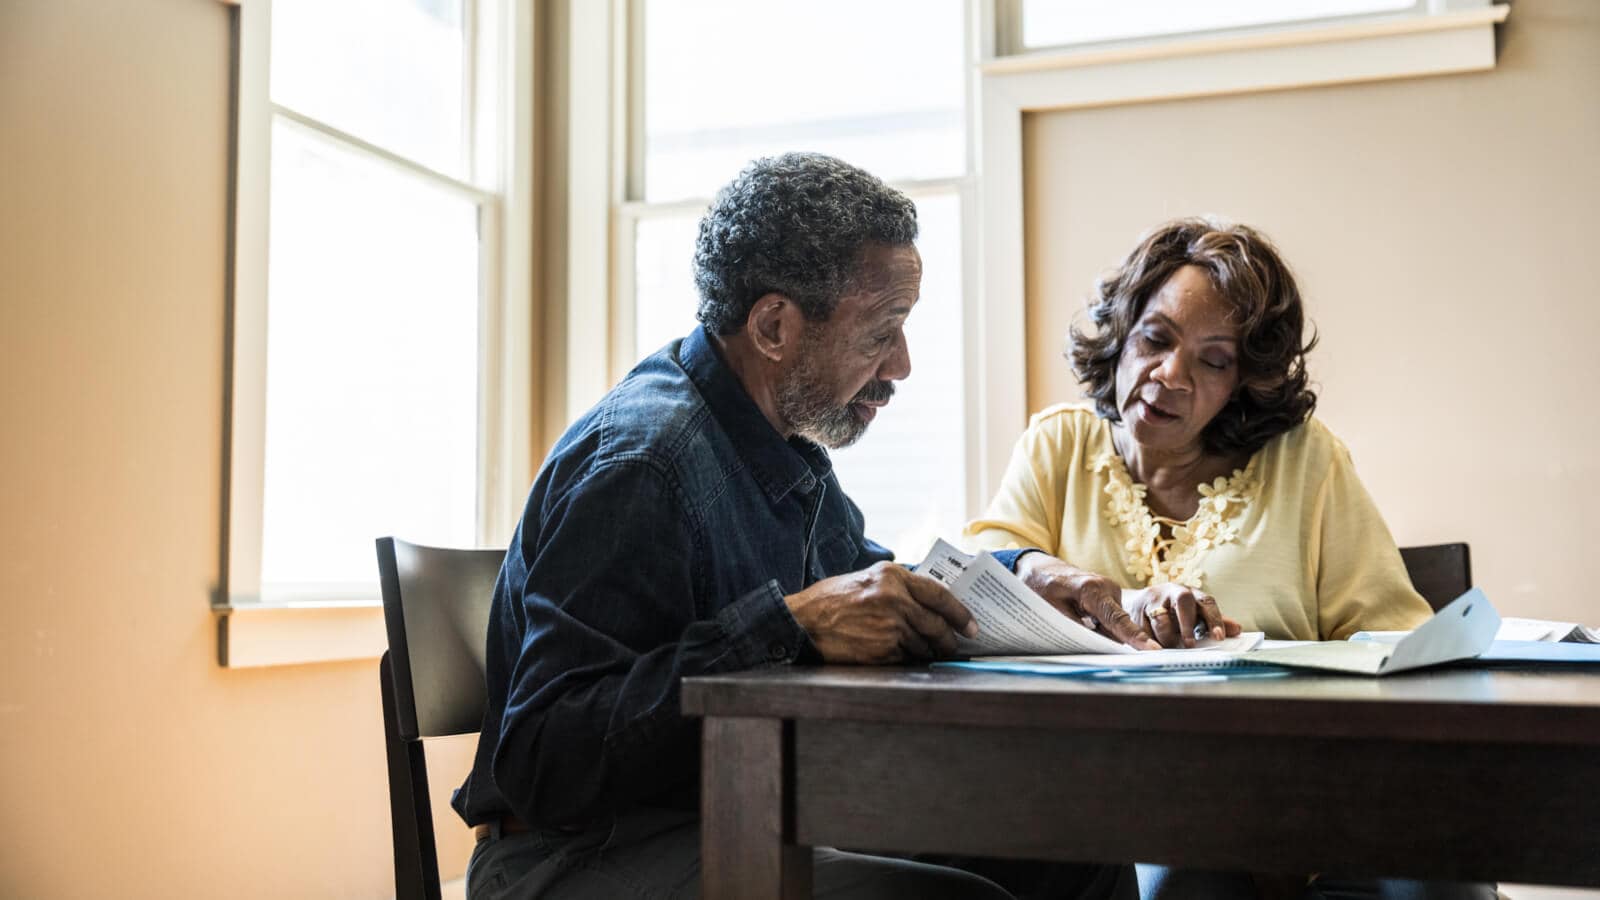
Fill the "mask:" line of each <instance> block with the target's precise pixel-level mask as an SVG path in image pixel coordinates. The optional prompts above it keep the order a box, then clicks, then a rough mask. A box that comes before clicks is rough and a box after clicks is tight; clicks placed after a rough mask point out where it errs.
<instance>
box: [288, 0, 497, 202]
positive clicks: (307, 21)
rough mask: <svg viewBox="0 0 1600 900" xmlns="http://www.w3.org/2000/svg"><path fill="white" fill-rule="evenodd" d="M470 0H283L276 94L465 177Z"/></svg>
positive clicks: (300, 109)
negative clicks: (465, 10) (466, 9)
mask: <svg viewBox="0 0 1600 900" xmlns="http://www.w3.org/2000/svg"><path fill="white" fill-rule="evenodd" d="M462 2H463V0H339V2H337V3H326V2H322V0H273V3H272V101H273V102H274V103H278V104H281V105H283V106H286V107H288V108H290V109H293V110H294V111H295V112H298V113H301V114H303V115H307V116H310V117H312V118H314V119H318V120H320V121H323V122H326V123H328V124H329V125H332V126H334V127H335V128H338V129H340V130H342V131H346V132H349V133H350V134H353V135H355V136H356V137H359V138H361V139H362V140H365V141H368V142H370V143H373V144H377V145H378V146H380V147H383V148H384V149H386V150H390V151H392V152H394V153H398V154H400V155H401V156H405V157H409V158H411V159H413V160H415V161H417V162H420V163H422V164H423V165H425V166H428V167H430V168H433V169H436V170H438V171H441V172H445V173H448V174H451V175H457V176H460V175H462V174H463V173H462V171H461V170H462V147H463V135H464V133H465V127H464V119H463V114H464V108H465V105H464V103H463V101H462V97H463V95H464V78H463V72H464V69H465V47H466V41H465V39H464V37H463V35H464V33H465V29H464V28H463V24H462V19H463V17H462Z"/></svg>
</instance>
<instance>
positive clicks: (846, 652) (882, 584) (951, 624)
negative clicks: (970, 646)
mask: <svg viewBox="0 0 1600 900" xmlns="http://www.w3.org/2000/svg"><path fill="white" fill-rule="evenodd" d="M783 599H784V602H785V603H787V604H789V611H790V612H791V613H793V614H794V619H795V621H796V622H799V623H800V627H801V628H804V629H805V630H806V634H808V635H810V637H811V643H813V644H815V645H816V647H817V650H818V651H819V652H821V653H822V658H823V659H825V660H827V661H828V662H842V663H896V662H900V661H901V660H904V659H907V658H910V659H931V658H934V657H939V656H950V655H952V654H954V653H955V651H956V634H955V633H956V632H957V631H960V632H961V633H962V634H964V635H966V636H967V637H975V636H976V635H977V634H978V623H976V622H974V621H973V620H972V613H970V612H968V611H967V608H966V607H965V606H962V605H961V602H960V601H959V600H957V599H956V598H955V597H954V596H953V595H952V594H951V593H950V592H949V591H948V590H946V589H945V586H944V585H942V584H940V583H939V582H938V581H936V580H934V579H932V578H929V577H928V576H926V575H918V574H917V573H915V572H912V571H911V570H910V569H907V568H904V567H903V566H897V565H895V564H894V563H888V562H880V563H877V564H875V565H873V566H872V567H871V568H868V569H862V570H861V571H859V572H851V573H850V574H848V575H837V576H835V577H833V578H824V579H823V580H821V581H819V582H817V583H816V584H813V585H812V586H810V587H808V588H806V589H805V590H803V591H801V592H800V593H798V594H790V595H789V596H787V597H785V598H783Z"/></svg>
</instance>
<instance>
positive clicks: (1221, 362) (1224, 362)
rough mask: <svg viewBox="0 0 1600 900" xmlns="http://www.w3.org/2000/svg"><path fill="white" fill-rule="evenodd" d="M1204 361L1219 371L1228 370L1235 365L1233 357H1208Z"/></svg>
mask: <svg viewBox="0 0 1600 900" xmlns="http://www.w3.org/2000/svg"><path fill="white" fill-rule="evenodd" d="M1202 362H1204V363H1205V364H1206V365H1208V366H1210V367H1211V368H1213V369H1216V370H1217V371H1218V372H1223V371H1226V370H1227V368H1228V367H1229V366H1231V365H1233V360H1231V359H1207V360H1202Z"/></svg>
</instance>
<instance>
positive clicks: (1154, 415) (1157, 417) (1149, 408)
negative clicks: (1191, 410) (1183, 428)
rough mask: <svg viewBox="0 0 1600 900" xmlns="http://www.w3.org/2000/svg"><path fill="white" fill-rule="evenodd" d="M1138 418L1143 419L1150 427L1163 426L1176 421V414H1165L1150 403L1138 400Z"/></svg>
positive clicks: (1165, 412) (1164, 411)
mask: <svg viewBox="0 0 1600 900" xmlns="http://www.w3.org/2000/svg"><path fill="white" fill-rule="evenodd" d="M1139 418H1141V419H1144V420H1145V421H1146V422H1149V423H1150V424H1152V425H1165V424H1167V423H1169V422H1176V421H1178V414H1177V413H1170V412H1167V411H1166V410H1164V409H1162V408H1161V407H1159V406H1156V405H1155V404H1153V403H1151V402H1150V401H1148V400H1145V399H1143V398H1140V400H1139Z"/></svg>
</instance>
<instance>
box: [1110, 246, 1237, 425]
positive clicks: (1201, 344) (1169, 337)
mask: <svg viewBox="0 0 1600 900" xmlns="http://www.w3.org/2000/svg"><path fill="white" fill-rule="evenodd" d="M1232 311H1233V310H1232V307H1231V306H1230V305H1229V304H1228V301H1227V300H1225V299H1223V297H1222V295H1220V294H1218V293H1217V291H1216V288H1214V287H1212V285H1211V276H1210V275H1209V274H1207V273H1206V271H1205V270H1204V269H1201V268H1199V267H1198V266H1184V267H1183V268H1181V269H1179V270H1178V271H1176V272H1174V273H1173V274H1172V277H1171V278H1168V279H1167V280H1166V283H1164V284H1163V285H1161V287H1160V288H1159V289H1158V290H1157V291H1156V293H1155V296H1153V297H1151V298H1150V302H1149V303H1146V304H1145V307H1144V312H1143V313H1142V314H1141V315H1140V316H1139V320H1138V321H1137V322H1135V323H1134V326H1133V329H1132V331H1130V332H1129V333H1128V338H1127V340H1126V341H1125V342H1124V343H1123V345H1122V357H1121V359H1119V360H1118V362H1117V391H1116V404H1117V410H1118V411H1119V412H1120V413H1121V414H1122V422H1123V425H1124V427H1126V428H1127V431H1128V434H1129V435H1130V436H1131V437H1132V438H1133V440H1134V441H1135V443H1137V444H1138V445H1139V446H1140V447H1141V448H1142V449H1145V450H1156V451H1165V452H1182V451H1188V450H1193V449H1195V448H1197V447H1199V446H1200V434H1201V432H1203V431H1205V428H1206V426H1207V425H1209V424H1210V423H1211V420H1212V419H1213V418H1215V417H1216V415H1217V413H1219V412H1221V411H1222V408H1223V407H1224V406H1226V405H1227V403H1228V400H1229V398H1231V397H1232V396H1233V392H1234V390H1235V389H1236V388H1237V387H1238V386H1239V327H1238V325H1237V324H1236V323H1234V322H1232V321H1230V314H1231V313H1232Z"/></svg>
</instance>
